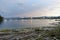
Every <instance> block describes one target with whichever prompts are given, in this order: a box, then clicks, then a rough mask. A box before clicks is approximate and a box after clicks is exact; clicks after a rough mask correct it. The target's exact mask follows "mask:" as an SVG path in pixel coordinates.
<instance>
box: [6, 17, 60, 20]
mask: <svg viewBox="0 0 60 40" xmlns="http://www.w3.org/2000/svg"><path fill="white" fill-rule="evenodd" d="M5 19H8V20H9V19H13V20H14V19H60V16H58V17H24V18H21V17H15V18H5Z"/></svg>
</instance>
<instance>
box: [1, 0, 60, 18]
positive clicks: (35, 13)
mask: <svg viewBox="0 0 60 40" xmlns="http://www.w3.org/2000/svg"><path fill="white" fill-rule="evenodd" d="M0 15H2V16H3V17H40V16H60V0H0Z"/></svg>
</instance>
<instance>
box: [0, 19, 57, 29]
mask: <svg viewBox="0 0 60 40" xmlns="http://www.w3.org/2000/svg"><path fill="white" fill-rule="evenodd" d="M55 22H56V21H55V20H54V19H53V20H51V19H35V20H34V19H32V20H4V21H3V22H2V23H1V24H0V29H4V28H24V27H43V26H52V25H51V24H50V23H55Z"/></svg>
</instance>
